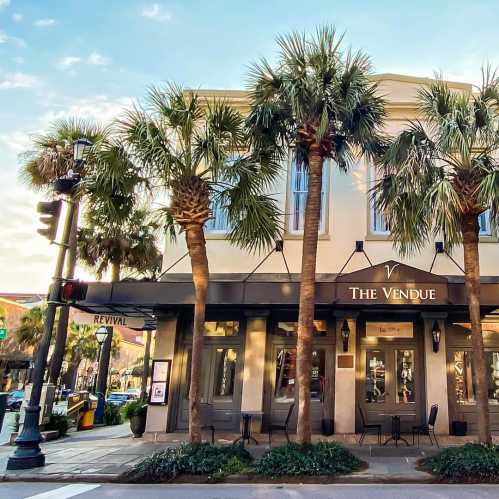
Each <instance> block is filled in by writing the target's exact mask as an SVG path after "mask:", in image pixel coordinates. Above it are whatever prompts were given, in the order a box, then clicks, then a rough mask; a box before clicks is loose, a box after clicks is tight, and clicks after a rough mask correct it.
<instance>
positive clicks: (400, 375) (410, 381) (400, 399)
mask: <svg viewBox="0 0 499 499" xmlns="http://www.w3.org/2000/svg"><path fill="white" fill-rule="evenodd" d="M395 355H396V362H397V404H412V403H414V402H416V396H415V391H414V366H415V363H414V350H396V352H395Z"/></svg>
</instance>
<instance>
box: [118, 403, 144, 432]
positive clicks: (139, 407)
mask: <svg viewBox="0 0 499 499" xmlns="http://www.w3.org/2000/svg"><path fill="white" fill-rule="evenodd" d="M123 414H124V416H125V418H126V419H129V420H130V429H131V430H132V433H133V436H134V438H140V437H142V435H143V433H144V431H145V430H146V418H147V404H144V402H142V401H141V400H135V401H133V402H130V403H129V404H127V405H125V407H124V408H123Z"/></svg>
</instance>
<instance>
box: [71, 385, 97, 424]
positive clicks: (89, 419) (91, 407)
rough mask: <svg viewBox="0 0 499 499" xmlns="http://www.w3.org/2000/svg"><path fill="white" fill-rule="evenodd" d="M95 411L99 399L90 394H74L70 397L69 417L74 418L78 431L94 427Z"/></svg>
mask: <svg viewBox="0 0 499 499" xmlns="http://www.w3.org/2000/svg"><path fill="white" fill-rule="evenodd" d="M95 409H97V397H94V396H93V395H92V394H90V393H89V392H86V391H84V392H77V393H72V394H71V395H70V396H69V397H68V416H74V418H75V421H76V427H77V428H78V430H90V429H92V428H93V427H94V415H95Z"/></svg>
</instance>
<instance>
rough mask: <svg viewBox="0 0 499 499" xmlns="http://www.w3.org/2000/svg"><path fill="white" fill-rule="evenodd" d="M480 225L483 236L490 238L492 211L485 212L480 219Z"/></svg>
mask: <svg viewBox="0 0 499 499" xmlns="http://www.w3.org/2000/svg"><path fill="white" fill-rule="evenodd" d="M478 225H479V226H480V235H481V236H490V235H492V231H491V230H490V211H489V210H487V211H484V212H483V213H481V214H480V215H479V217H478Z"/></svg>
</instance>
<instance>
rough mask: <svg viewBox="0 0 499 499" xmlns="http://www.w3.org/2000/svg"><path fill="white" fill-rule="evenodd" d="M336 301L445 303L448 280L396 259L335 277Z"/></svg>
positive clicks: (413, 303)
mask: <svg viewBox="0 0 499 499" xmlns="http://www.w3.org/2000/svg"><path fill="white" fill-rule="evenodd" d="M335 302H336V303H348V304H359V305H364V304H366V305H367V304H371V305H374V304H394V305H442V304H447V302H448V289H447V279H446V278H445V277H442V276H439V275H436V274H430V273H429V272H425V271H424V270H419V269H416V268H414V267H409V266H408V265H404V264H402V263H399V262H395V261H393V260H391V261H389V262H384V263H381V264H379V265H374V266H372V267H368V268H366V269H362V270H359V271H357V272H352V273H350V274H344V275H341V276H339V277H338V278H337V279H336V300H335Z"/></svg>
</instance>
